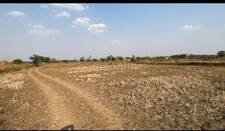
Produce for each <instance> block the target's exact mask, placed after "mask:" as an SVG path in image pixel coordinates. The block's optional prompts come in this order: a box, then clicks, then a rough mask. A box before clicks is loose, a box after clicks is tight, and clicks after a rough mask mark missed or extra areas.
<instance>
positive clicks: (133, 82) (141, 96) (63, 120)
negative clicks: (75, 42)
mask: <svg viewBox="0 0 225 131" xmlns="http://www.w3.org/2000/svg"><path fill="white" fill-rule="evenodd" d="M224 74H225V70H224V68H223V67H197V66H196V67H194V66H193V67H190V66H188V67H187V66H172V65H171V66H164V65H163V66H158V65H156V66H155V65H152V66H149V65H148V66H145V65H131V64H129V65H122V64H121V65H95V66H92V65H91V66H83V65H72V66H69V65H56V66H41V67H40V68H32V69H30V70H24V71H20V72H15V73H8V74H5V75H2V76H0V94H1V95H0V129H62V128H63V127H65V126H68V125H73V126H74V129H225V125H224V121H225V117H224V112H225V110H224V109H225V108H224V107H225V104H224V100H225V99H224V98H225V97H224V93H225V92H224V91H225V88H224V87H225V81H224V80H225V79H224V78H225V75H224Z"/></svg>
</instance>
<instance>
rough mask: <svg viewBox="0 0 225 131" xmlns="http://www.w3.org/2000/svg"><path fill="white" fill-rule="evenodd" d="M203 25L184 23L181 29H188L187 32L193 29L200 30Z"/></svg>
mask: <svg viewBox="0 0 225 131" xmlns="http://www.w3.org/2000/svg"><path fill="white" fill-rule="evenodd" d="M202 27H203V26H202V25H183V26H182V27H181V28H180V30H182V31H187V32H191V31H198V30H200V29H201V28H202Z"/></svg>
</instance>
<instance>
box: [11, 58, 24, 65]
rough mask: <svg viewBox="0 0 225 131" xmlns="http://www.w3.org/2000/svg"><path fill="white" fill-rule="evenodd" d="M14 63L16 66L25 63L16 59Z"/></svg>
mask: <svg viewBox="0 0 225 131" xmlns="http://www.w3.org/2000/svg"><path fill="white" fill-rule="evenodd" d="M13 63H14V64H22V63H23V61H22V60H21V59H15V60H13Z"/></svg>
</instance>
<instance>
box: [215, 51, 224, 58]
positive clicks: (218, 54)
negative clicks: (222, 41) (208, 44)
mask: <svg viewBox="0 0 225 131" xmlns="http://www.w3.org/2000/svg"><path fill="white" fill-rule="evenodd" d="M217 56H219V57H224V56H225V51H218V52H217Z"/></svg>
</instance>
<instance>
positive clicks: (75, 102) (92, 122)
mask: <svg viewBox="0 0 225 131" xmlns="http://www.w3.org/2000/svg"><path fill="white" fill-rule="evenodd" d="M32 74H33V76H35V77H36V78H37V79H38V80H39V82H38V83H42V84H45V85H44V86H45V87H44V90H45V91H46V90H48V91H46V95H49V94H54V96H52V95H50V96H49V97H52V98H50V99H52V100H50V101H52V102H50V106H52V107H51V108H64V109H63V110H66V111H64V113H66V112H67V113H69V114H70V116H68V115H67V116H66V115H65V116H63V113H61V115H60V117H64V118H65V117H69V118H70V119H72V120H71V122H70V123H68V124H73V125H74V127H75V129H108V127H110V126H111V125H109V123H107V119H106V118H104V117H102V116H101V114H99V113H97V112H95V111H94V110H92V108H91V107H90V106H89V105H88V104H86V101H85V100H84V99H83V98H80V97H79V96H78V95H77V94H76V93H75V92H74V91H72V90H71V89H68V88H65V87H63V86H62V85H60V84H58V83H55V82H52V81H51V80H49V79H46V78H45V77H43V76H41V75H40V74H39V73H37V72H35V71H32ZM46 83H47V84H46ZM54 97H55V98H54ZM53 98H54V99H53ZM53 101H54V102H53ZM57 101H60V102H57ZM58 106H60V107H58ZM51 112H52V115H59V114H57V112H60V111H57V110H53V109H52V110H51ZM52 119H53V121H56V120H57V118H54V117H53V118H52ZM58 119H59V118H58ZM60 119H62V118H60ZM60 122H61V123H62V120H61V121H56V123H57V125H58V126H57V129H58V128H62V127H63V126H66V125H63V124H60ZM72 122H73V123H72ZM64 123H65V122H64ZM59 125H61V127H60V126H59ZM55 128H56V127H55ZM55 128H54V129H55Z"/></svg>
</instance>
